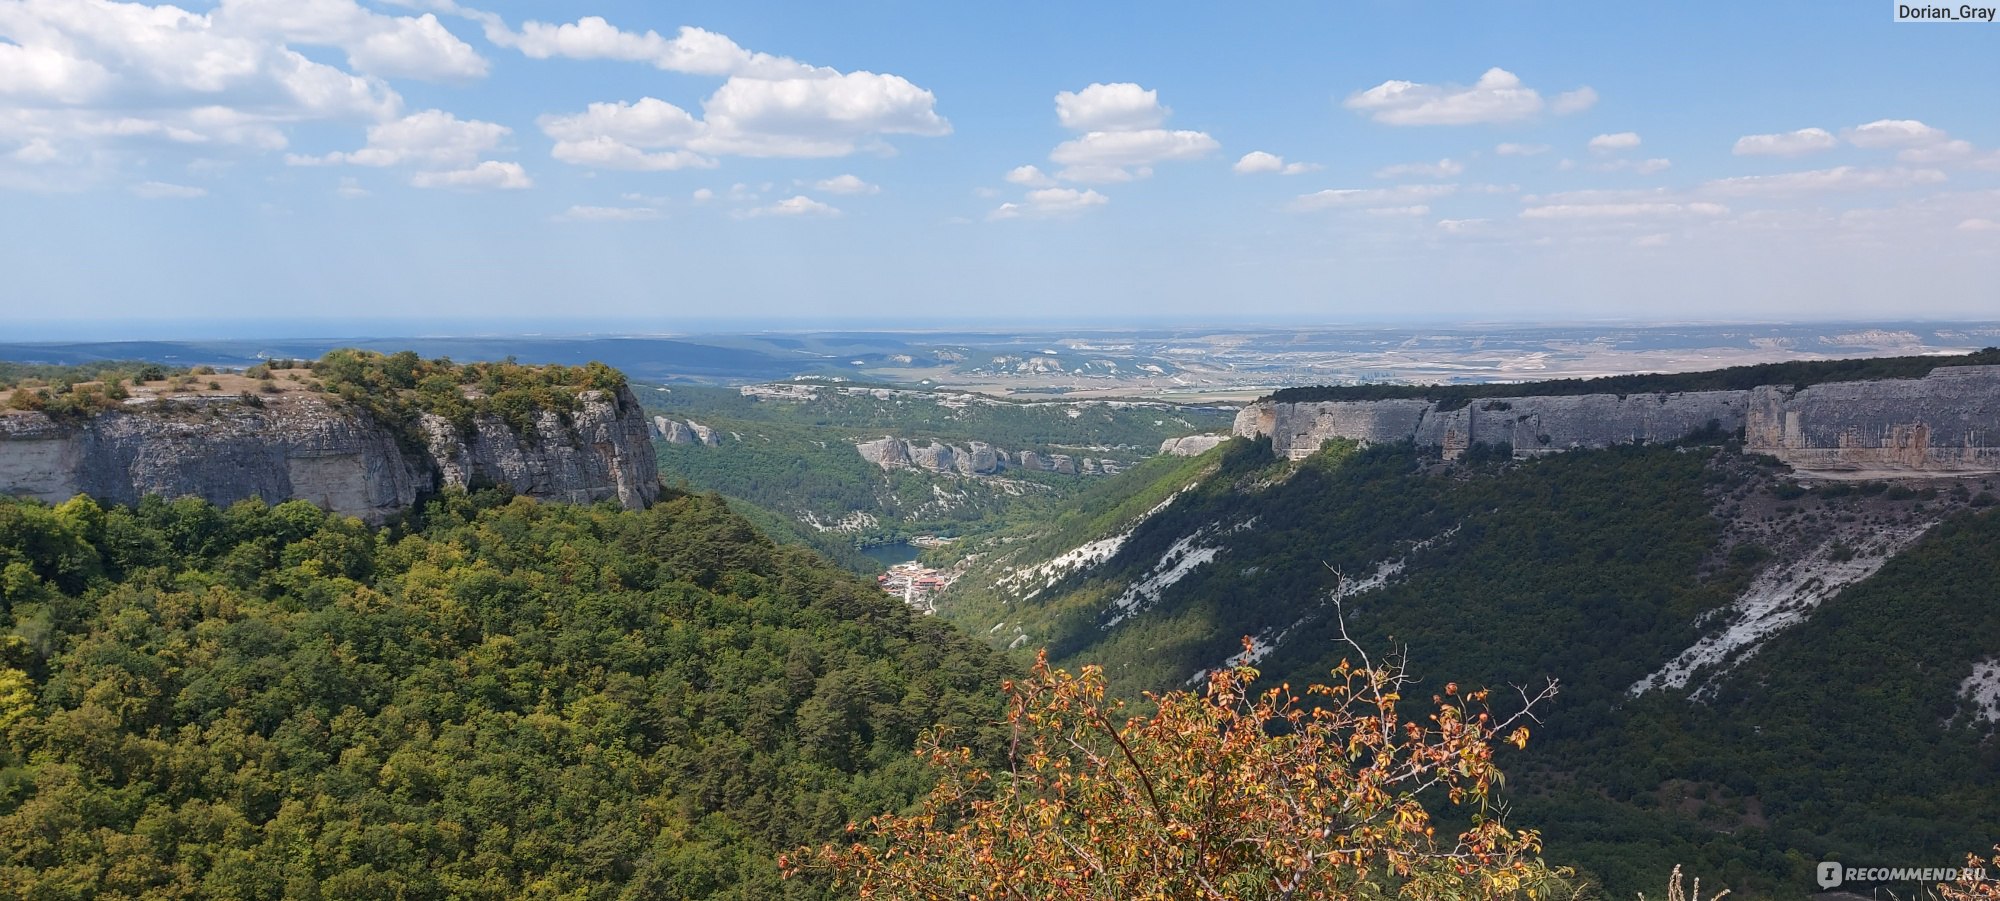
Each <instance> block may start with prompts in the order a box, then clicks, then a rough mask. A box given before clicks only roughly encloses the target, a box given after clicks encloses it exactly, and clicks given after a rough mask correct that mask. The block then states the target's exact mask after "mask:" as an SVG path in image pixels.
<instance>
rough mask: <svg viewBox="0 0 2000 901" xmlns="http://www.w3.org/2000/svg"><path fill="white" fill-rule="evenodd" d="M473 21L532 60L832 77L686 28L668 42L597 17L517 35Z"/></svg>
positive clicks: (487, 18)
mask: <svg viewBox="0 0 2000 901" xmlns="http://www.w3.org/2000/svg"><path fill="white" fill-rule="evenodd" d="M474 15H475V17H476V18H480V19H481V21H484V22H485V23H486V38H487V40H489V41H492V42H493V43H495V44H498V45H500V46H502V47H512V48H514V49H516V50H519V51H521V53H522V54H524V55H526V56H528V57H530V58H533V59H548V58H550V57H558V56H559V57H566V58H569V59H609V60H622V61H625V62H642V63H651V64H652V65H653V66H655V67H657V68H660V69H665V70H667V71H669V72H681V73H685V74H689V75H719V76H738V75H740V76H745V77H748V78H758V79H773V80H784V79H792V78H803V77H813V76H817V75H822V74H830V73H831V72H832V70H829V69H820V68H815V67H813V66H808V65H806V64H805V63H801V62H799V61H797V60H794V59H789V58H786V57H782V56H772V55H771V54H768V53H752V52H750V51H748V50H745V49H743V48H742V47H740V46H737V44H736V42H735V41H732V40H730V39H729V38H728V37H726V36H724V35H720V34H716V33H715V32H712V31H705V30H703V29H700V28H694V27H691V26H682V27H681V29H680V31H679V32H677V33H676V34H675V35H674V36H673V37H671V38H668V37H662V36H661V35H660V33H659V32H656V31H650V30H649V31H646V32H644V33H639V32H631V31H623V30H620V29H619V28H618V27H616V26H614V25H612V24H611V23H610V22H607V21H605V20H604V18H602V17H600V16H585V17H583V18H581V19H578V20H576V21H575V22H571V23H568V24H564V25H555V24H550V23H547V22H533V21H531V22H524V23H522V25H521V28H520V30H519V31H514V30H512V29H509V28H507V27H506V25H505V23H503V22H501V21H500V19H499V17H497V16H492V15H481V14H474Z"/></svg>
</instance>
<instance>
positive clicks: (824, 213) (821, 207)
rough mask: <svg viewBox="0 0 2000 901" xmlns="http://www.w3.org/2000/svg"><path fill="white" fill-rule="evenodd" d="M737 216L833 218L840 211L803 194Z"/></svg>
mask: <svg viewBox="0 0 2000 901" xmlns="http://www.w3.org/2000/svg"><path fill="white" fill-rule="evenodd" d="M739 215H740V216H743V217H745V218H754V217H759V216H785V217H793V218H801V217H823V218H832V217H834V216H838V215H840V210H838V209H836V208H834V207H833V206H831V205H829V204H825V203H821V202H819V201H817V200H814V199H812V198H810V197H807V196H805V195H804V194H800V195H798V196H795V197H789V198H786V199H784V200H780V201H778V202H777V203H774V204H771V205H770V206H762V207H757V208H756V209H752V210H745V211H744V212H742V213H741V214H739Z"/></svg>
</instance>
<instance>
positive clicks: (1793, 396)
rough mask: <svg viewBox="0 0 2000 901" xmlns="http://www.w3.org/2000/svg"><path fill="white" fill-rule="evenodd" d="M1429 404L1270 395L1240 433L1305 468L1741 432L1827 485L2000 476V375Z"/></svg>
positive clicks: (1526, 389) (1527, 391)
mask: <svg viewBox="0 0 2000 901" xmlns="http://www.w3.org/2000/svg"><path fill="white" fill-rule="evenodd" d="M1445 406H1447V405H1445V404H1441V403H1438V402H1433V401H1429V400H1419V399H1407V398H1396V399H1386V400H1331V401H1304V402H1294V403H1286V402H1280V401H1272V400H1263V401H1259V402H1257V403H1255V404H1252V405H1250V406H1248V407H1246V408H1244V410H1243V412H1242V413H1240V414H1238V415H1237V417H1236V428H1235V433H1236V434H1237V435H1241V436H1245V437H1251V438H1256V437H1264V436H1269V437H1270V439H1271V445H1272V449H1273V450H1274V451H1275V452H1276V453H1277V454H1278V455H1280V456H1284V457H1290V458H1292V459H1299V458H1301V457H1305V456H1308V455H1310V454H1312V453H1313V452H1314V451H1316V450H1318V449H1319V448H1320V446H1321V445H1322V444H1324V443H1325V442H1326V441H1327V439H1330V438H1348V439H1354V440H1358V441H1361V442H1364V443H1394V442H1398V441H1409V442H1413V443H1415V444H1416V445H1417V446H1418V447H1432V448H1438V449H1440V450H1442V451H1443V453H1444V455H1445V456H1446V457H1454V458H1455V457H1457V456H1459V455H1461V454H1463V453H1464V452H1465V451H1466V450H1467V449H1468V448H1470V447H1471V446H1473V445H1475V444H1487V445H1494V446H1500V445H1505V446H1509V447H1511V448H1512V449H1513V454H1514V456H1516V457H1530V456H1535V455H1538V454H1546V453H1556V452H1559V451H1566V450H1573V449H1578V448H1598V447H1610V446H1612V445H1617V444H1632V443H1641V444H1656V443H1667V442H1673V441H1679V440H1682V439H1684V438H1687V437H1689V436H1690V435H1693V434H1696V433H1698V432H1701V431H1703V430H1708V429H1713V430H1718V431H1721V432H1724V433H1731V432H1741V433H1742V434H1743V439H1744V440H1743V449H1744V450H1745V451H1747V452H1749V453H1754V454H1768V455H1770V456H1773V457H1776V458H1778V459H1779V460H1781V461H1783V462H1785V463H1786V464H1787V465H1790V466H1791V467H1793V468H1794V469H1796V470H1798V471H1800V472H1801V473H1805V474H1810V475H1816V476H1820V477H1823V478H1851V479H1867V478H1895V477H1913V476H1914V477H1925V476H1957V475H1982V474H1988V473H1995V472H2000V366H1951V367H1939V368H1938V369H1936V370H1935V371H1933V372H1931V373H1929V374H1928V375H1927V376H1925V377H1923V378H1907V379H1872V380H1865V381H1845V382H1828V383H1823V384H1817V385H1813V386H1811V387H1806V388H1797V387H1794V386H1790V385H1765V386H1760V387H1756V388H1751V389H1747V390H1730V391H1685V392H1657V393H1627V394H1608V393H1606V394H1564V395H1538V394H1536V393H1535V386H1533V385H1524V386H1522V391H1521V394H1520V395H1518V396H1506V397H1484V398H1476V399H1473V400H1471V401H1470V402H1469V403H1465V404H1464V405H1462V406H1457V407H1456V408H1453V409H1442V408H1443V407H1445Z"/></svg>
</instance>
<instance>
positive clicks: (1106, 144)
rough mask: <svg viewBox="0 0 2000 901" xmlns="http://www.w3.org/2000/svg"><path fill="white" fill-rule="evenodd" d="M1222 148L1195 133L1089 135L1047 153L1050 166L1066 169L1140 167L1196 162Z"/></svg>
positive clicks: (1153, 130) (1159, 130)
mask: <svg viewBox="0 0 2000 901" xmlns="http://www.w3.org/2000/svg"><path fill="white" fill-rule="evenodd" d="M1221 147H1222V145H1221V144H1219V143H1217V142H1216V140H1215V139H1214V138H1211V137H1209V136H1208V135H1207V134H1204V133H1202V132H1199V131H1168V130H1166V129H1162V128H1149V129H1145V130H1142V131H1093V132H1090V133H1088V134H1085V135H1082V136H1081V137H1078V138H1075V139H1072V140H1068V141H1064V142H1062V143H1061V144H1058V145H1056V149H1054V150H1052V151H1049V159H1050V160H1051V161H1053V162H1057V163H1062V164H1064V165H1070V166H1143V165H1148V164H1151V163H1155V162H1162V161H1167V160H1198V159H1201V158H1202V157H1205V156H1208V155H1209V154H1211V153H1214V152H1215V151H1216V150H1218V149H1220V148H1221Z"/></svg>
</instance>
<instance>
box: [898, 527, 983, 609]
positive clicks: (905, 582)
mask: <svg viewBox="0 0 2000 901" xmlns="http://www.w3.org/2000/svg"><path fill="white" fill-rule="evenodd" d="M957 540H958V539H956V538H939V537H937V536H935V535H919V536H917V537H915V538H912V539H910V544H911V545H912V546H914V547H919V548H937V547H948V546H950V545H951V544H952V543H954V542H956V541H957ZM968 562H970V561H969V560H961V561H959V562H958V563H957V564H954V565H953V566H951V567H950V568H948V569H938V568H935V567H931V566H925V565H924V564H923V563H922V562H921V561H917V560H911V561H908V562H905V563H897V564H893V565H891V566H890V567H889V568H888V570H886V571H884V572H883V573H882V574H881V575H879V576H876V577H875V583H876V584H877V585H880V586H882V592H883V593H884V594H888V595H891V596H894V597H898V598H902V600H903V603H905V604H908V605H910V607H912V608H913V609H915V610H918V611H920V612H922V613H924V614H926V615H929V614H933V613H936V612H937V604H936V603H935V599H936V598H937V595H938V592H941V591H943V590H944V589H945V588H947V587H949V586H950V585H951V583H952V582H954V581H956V580H957V579H958V577H959V576H960V575H963V574H964V571H965V564H966V563H968Z"/></svg>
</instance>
